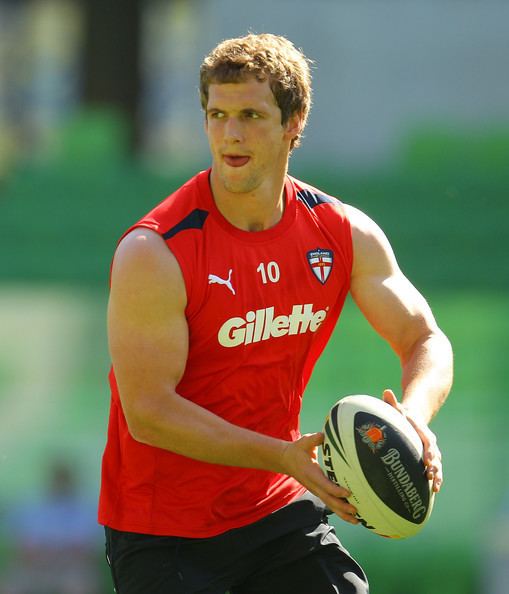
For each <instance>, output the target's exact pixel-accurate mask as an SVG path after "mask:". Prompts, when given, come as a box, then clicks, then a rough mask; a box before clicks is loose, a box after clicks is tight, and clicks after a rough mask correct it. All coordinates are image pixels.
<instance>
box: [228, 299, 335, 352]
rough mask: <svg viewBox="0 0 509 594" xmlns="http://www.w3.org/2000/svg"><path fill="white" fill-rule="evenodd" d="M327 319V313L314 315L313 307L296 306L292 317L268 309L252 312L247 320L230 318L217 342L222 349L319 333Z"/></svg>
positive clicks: (247, 315) (306, 305) (249, 312)
mask: <svg viewBox="0 0 509 594" xmlns="http://www.w3.org/2000/svg"><path fill="white" fill-rule="evenodd" d="M327 309H328V308H327ZM326 316H327V311H326V310H325V309H321V310H319V311H317V312H314V311H313V304H312V303H306V304H305V305H294V306H293V308H292V313H291V314H290V315H288V316H285V315H282V316H276V317H274V308H273V307H266V308H265V309H257V310H256V311H248V312H247V314H246V317H245V319H244V318H230V319H229V320H226V322H225V323H224V324H223V325H222V326H221V328H220V329H219V332H218V334H217V339H218V341H219V344H220V345H222V346H224V347H226V348H231V347H236V346H239V345H240V344H251V343H253V342H260V341H261V340H268V339H269V338H279V337H280V336H286V335H287V334H288V335H292V334H304V333H305V332H308V331H309V332H316V331H317V330H318V328H319V327H320V325H321V323H322V322H323V321H324V320H325V317H326Z"/></svg>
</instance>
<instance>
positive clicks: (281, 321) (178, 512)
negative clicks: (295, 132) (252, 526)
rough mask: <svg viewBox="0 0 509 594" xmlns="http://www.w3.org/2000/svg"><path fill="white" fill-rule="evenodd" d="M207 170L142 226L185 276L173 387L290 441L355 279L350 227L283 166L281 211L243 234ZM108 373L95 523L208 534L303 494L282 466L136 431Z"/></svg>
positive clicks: (336, 206) (337, 206)
mask: <svg viewBox="0 0 509 594" xmlns="http://www.w3.org/2000/svg"><path fill="white" fill-rule="evenodd" d="M209 173H210V171H204V172H201V173H199V174H198V175H197V176H195V177H194V178H192V179H191V180H190V181H188V182H187V183H186V184H185V185H184V186H182V187H181V188H180V189H179V190H177V191H176V192H175V193H174V194H172V195H171V196H169V197H168V198H167V199H166V200H164V201H163V202H162V203H161V204H159V205H158V206H157V207H156V208H155V209H154V210H152V211H151V212H150V213H149V214H147V216H145V217H144V218H143V219H141V220H140V221H139V222H138V223H137V224H136V225H134V227H148V228H150V229H153V230H154V231H156V232H157V233H159V234H160V235H161V236H162V237H163V238H164V240H165V241H166V243H167V245H168V248H169V249H170V250H171V251H172V253H173V254H174V255H175V257H176V258H177V261H178V262H179V264H180V268H181V270H182V274H183V277H184V281H185V286H186V291H187V299H188V304H187V308H186V317H187V320H188V324H189V355H188V361H187V365H186V369H185V372H184V375H183V377H182V379H181V381H180V382H179V385H178V386H177V392H178V394H180V395H181V396H182V397H184V398H188V399H189V400H192V401H193V402H195V403H196V404H199V405H200V406H203V407H204V408H207V409H209V410H210V411H212V412H214V413H215V414H217V415H219V416H220V417H222V418H224V419H226V420H228V421H229V422H231V423H234V424H236V425H239V426H241V427H246V428H249V429H253V430H255V431H258V432H259V433H264V434H266V435H271V436H274V437H277V438H281V439H284V440H292V441H293V440H296V439H297V438H298V437H299V436H300V433H299V413H300V409H301V401H302V395H303V392H304V388H305V386H306V383H307V381H308V379H309V377H310V375H311V371H312V369H313V366H314V364H315V362H316V360H317V358H318V357H319V355H320V353H321V352H322V350H323V348H324V347H325V345H326V343H327V340H328V339H329V337H330V334H331V332H332V330H333V328H334V325H335V323H336V321H337V319H338V316H339V314H340V312H341V309H342V307H343V304H344V301H345V298H346V295H347V293H348V290H349V287H350V276H351V268H352V240H351V232H350V225H349V222H348V219H347V217H346V216H345V212H344V209H343V206H342V204H341V203H340V202H339V201H338V200H337V199H335V198H332V197H330V196H327V195H325V194H323V193H322V192H320V191H318V190H316V189H314V188H312V187H311V186H308V185H306V184H303V183H301V182H299V181H298V180H296V179H293V178H291V177H287V178H286V182H285V210H284V213H283V216H282V218H281V220H280V221H279V222H278V223H277V224H276V225H275V226H274V227H272V228H270V229H267V230H265V231H259V232H248V231H242V230H240V229H238V228H236V227H234V226H232V225H231V224H230V223H229V222H228V221H227V220H226V219H225V218H224V217H223V216H222V215H221V213H220V212H219V210H218V209H217V207H216V205H215V203H214V200H213V197H212V193H211V190H210V185H209ZM134 227H133V228H134ZM110 384H111V394H112V396H111V409H110V419H109V428H108V441H107V444H106V449H105V452H104V456H103V468H102V485H101V494H100V504H99V521H100V523H102V524H105V525H108V526H110V527H112V528H115V529H118V530H125V531H131V532H141V533H147V534H156V535H174V536H184V537H197V538H203V537H209V536H213V535H216V534H219V533H221V532H224V531H226V530H229V529H232V528H237V527H240V526H243V525H246V524H249V523H251V522H254V521H256V520H259V519H260V518H262V517H264V516H266V515H268V514H270V513H271V512H273V511H275V510H276V509H279V508H280V507H282V506H283V505H285V504H287V503H289V502H290V501H292V500H293V499H295V498H296V497H298V496H299V495H301V494H302V493H303V492H304V488H303V487H302V485H300V484H299V483H298V482H297V481H295V480H294V479H293V478H291V477H288V476H286V475H281V474H276V473H272V472H267V471H263V470H256V469H245V468H236V467H227V466H221V465H216V464H209V463H205V462H200V461H197V460H192V459H190V458H187V457H185V456H181V455H178V454H175V453H173V452H169V451H166V450H163V449H160V448H156V447H152V446H149V445H145V444H142V443H139V442H137V441H135V440H134V439H133V438H132V437H131V435H130V434H129V431H128V429H127V424H126V419H125V417H124V413H123V411H122V406H121V402H120V398H119V394H118V388H117V384H116V381H115V374H114V370H113V369H112V371H111V373H110Z"/></svg>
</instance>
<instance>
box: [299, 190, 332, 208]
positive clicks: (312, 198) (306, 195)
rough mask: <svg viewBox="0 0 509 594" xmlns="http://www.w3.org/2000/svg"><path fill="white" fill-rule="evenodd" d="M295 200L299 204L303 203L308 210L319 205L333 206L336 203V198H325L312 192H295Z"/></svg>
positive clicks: (325, 196) (323, 195)
mask: <svg viewBox="0 0 509 594" xmlns="http://www.w3.org/2000/svg"><path fill="white" fill-rule="evenodd" d="M297 199H298V200H300V201H301V202H304V204H305V205H306V206H307V207H308V208H314V207H315V206H318V205H319V204H324V203H329V204H335V203H336V202H338V200H336V198H332V196H327V195H325V194H321V193H319V192H312V191H311V190H299V191H298V192H297Z"/></svg>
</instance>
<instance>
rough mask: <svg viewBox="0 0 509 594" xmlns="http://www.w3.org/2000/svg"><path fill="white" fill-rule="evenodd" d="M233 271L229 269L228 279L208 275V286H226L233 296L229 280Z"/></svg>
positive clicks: (233, 290) (233, 291)
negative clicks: (215, 284)
mask: <svg viewBox="0 0 509 594" xmlns="http://www.w3.org/2000/svg"><path fill="white" fill-rule="evenodd" d="M232 272H233V269H232V268H230V272H229V273H228V278H221V277H220V276H216V275H215V274H209V285H212V284H214V283H217V284H218V285H226V286H227V287H228V288H229V289H230V291H231V292H232V293H233V294H234V295H235V289H234V288H233V286H232V282H231V278H232Z"/></svg>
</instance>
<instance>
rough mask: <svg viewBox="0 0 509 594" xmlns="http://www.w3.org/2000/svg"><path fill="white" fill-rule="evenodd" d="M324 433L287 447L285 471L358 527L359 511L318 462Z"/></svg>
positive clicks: (285, 451) (283, 458) (348, 492)
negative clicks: (318, 452)
mask: <svg viewBox="0 0 509 594" xmlns="http://www.w3.org/2000/svg"><path fill="white" fill-rule="evenodd" d="M323 440H324V435H323V433H308V434H306V435H303V436H302V437H301V438H300V439H298V440H297V441H293V442H289V443H288V445H287V446H286V447H285V448H284V450H283V453H282V456H281V463H282V467H283V472H284V473H285V474H288V475H290V476H293V478H295V479H296V480H298V481H299V483H301V485H303V486H304V487H306V489H308V491H310V492H311V493H313V495H316V496H317V497H319V498H320V499H321V500H322V501H323V502H324V503H325V505H326V506H327V507H328V508H329V509H330V510H332V511H333V512H334V513H335V514H336V515H337V516H339V517H340V518H341V519H343V520H345V521H346V522H349V523H350V524H358V523H359V520H358V519H357V518H356V517H355V514H356V511H357V510H356V509H355V507H354V506H353V505H351V504H350V503H348V501H346V497H349V496H350V495H351V493H350V491H348V489H345V488H343V487H339V486H338V485H336V484H335V483H333V482H332V481H330V480H329V479H328V478H327V477H326V476H325V473H324V472H323V470H322V469H321V467H320V464H319V463H318V455H317V449H318V446H320V445H321V444H322V443H323Z"/></svg>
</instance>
